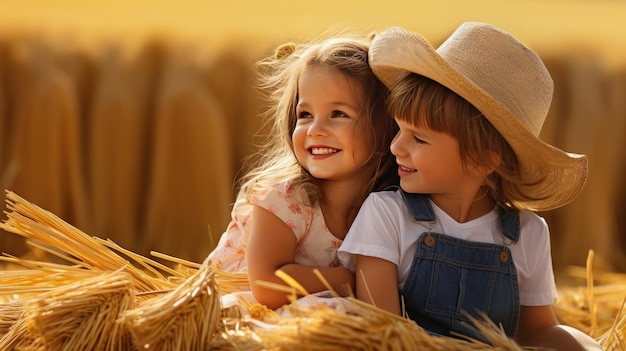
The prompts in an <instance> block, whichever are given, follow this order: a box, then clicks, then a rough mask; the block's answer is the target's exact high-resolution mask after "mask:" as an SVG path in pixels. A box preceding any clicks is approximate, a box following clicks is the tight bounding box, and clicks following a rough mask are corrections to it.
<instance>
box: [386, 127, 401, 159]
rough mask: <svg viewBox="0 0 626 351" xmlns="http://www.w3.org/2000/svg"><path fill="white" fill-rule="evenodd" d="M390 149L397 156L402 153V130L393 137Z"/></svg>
mask: <svg viewBox="0 0 626 351" xmlns="http://www.w3.org/2000/svg"><path fill="white" fill-rule="evenodd" d="M389 149H390V150H391V153H392V154H394V155H396V156H397V155H400V154H402V152H403V150H404V148H403V146H402V140H401V138H400V132H398V133H397V134H396V136H395V137H393V140H392V141H391V145H389Z"/></svg>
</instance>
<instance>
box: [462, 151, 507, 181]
mask: <svg viewBox="0 0 626 351" xmlns="http://www.w3.org/2000/svg"><path fill="white" fill-rule="evenodd" d="M487 152H488V153H489V157H488V160H489V161H488V163H487V164H484V165H478V164H474V163H473V162H472V165H471V168H470V172H471V173H472V174H473V175H475V176H477V177H487V176H489V175H490V174H491V173H493V171H495V170H496V168H498V166H500V162H501V161H502V159H501V158H500V155H499V154H498V153H497V152H495V151H487Z"/></svg>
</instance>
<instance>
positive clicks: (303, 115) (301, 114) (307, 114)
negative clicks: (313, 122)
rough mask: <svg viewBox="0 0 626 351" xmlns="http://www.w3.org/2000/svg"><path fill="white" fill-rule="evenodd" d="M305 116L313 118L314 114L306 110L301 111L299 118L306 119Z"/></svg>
mask: <svg viewBox="0 0 626 351" xmlns="http://www.w3.org/2000/svg"><path fill="white" fill-rule="evenodd" d="M305 118H313V116H312V115H311V114H310V113H308V112H306V111H301V112H299V113H298V119H305Z"/></svg>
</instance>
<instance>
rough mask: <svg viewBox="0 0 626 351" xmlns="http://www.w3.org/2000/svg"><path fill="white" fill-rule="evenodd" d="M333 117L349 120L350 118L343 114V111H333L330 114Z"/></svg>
mask: <svg viewBox="0 0 626 351" xmlns="http://www.w3.org/2000/svg"><path fill="white" fill-rule="evenodd" d="M332 116H333V117H346V118H350V116H348V114H347V113H345V112H343V111H339V110H335V111H333V114H332Z"/></svg>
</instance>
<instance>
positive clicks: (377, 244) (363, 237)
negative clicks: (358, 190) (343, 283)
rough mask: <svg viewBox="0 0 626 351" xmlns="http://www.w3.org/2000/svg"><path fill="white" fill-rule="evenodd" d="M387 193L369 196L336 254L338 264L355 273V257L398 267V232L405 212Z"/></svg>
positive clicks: (393, 196)
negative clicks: (376, 259)
mask: <svg viewBox="0 0 626 351" xmlns="http://www.w3.org/2000/svg"><path fill="white" fill-rule="evenodd" d="M396 196H397V194H395V193H393V192H390V191H383V192H377V193H371V194H370V195H369V196H368V197H367V199H366V200H365V202H364V203H363V206H361V209H360V210H359V213H358V214H357V216H356V218H355V220H354V223H352V226H351V227H350V230H349V231H348V234H347V235H346V238H345V239H344V241H343V243H342V245H341V246H340V247H339V250H338V251H337V253H338V257H339V260H340V261H341V264H342V265H344V266H345V267H347V268H348V269H350V270H352V271H354V263H355V255H364V256H371V257H377V258H381V259H384V260H387V261H390V262H392V263H394V264H396V265H398V263H399V261H400V241H399V237H400V229H399V227H398V218H397V217H398V216H401V215H402V214H403V213H404V211H403V210H402V209H401V206H402V205H401V204H398V202H397V200H396V199H395V197H396Z"/></svg>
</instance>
